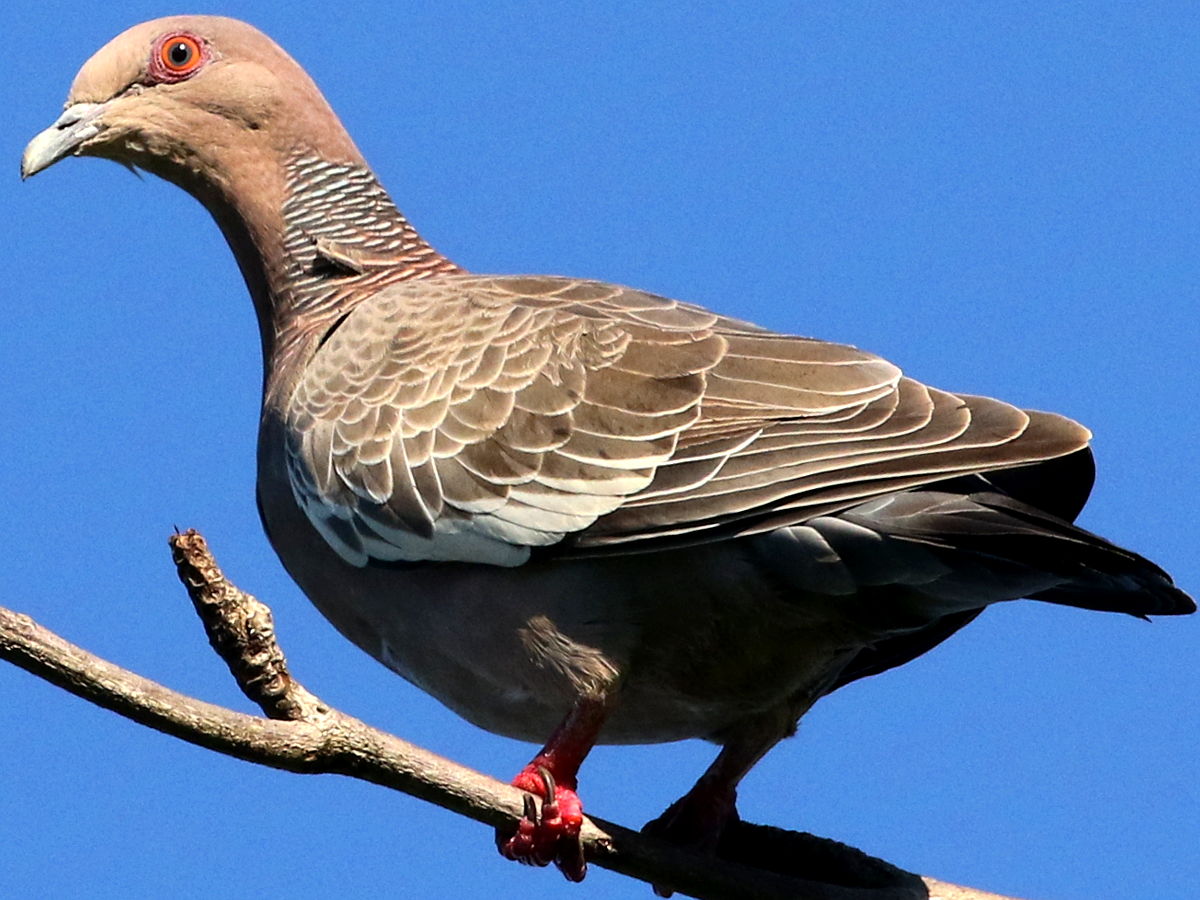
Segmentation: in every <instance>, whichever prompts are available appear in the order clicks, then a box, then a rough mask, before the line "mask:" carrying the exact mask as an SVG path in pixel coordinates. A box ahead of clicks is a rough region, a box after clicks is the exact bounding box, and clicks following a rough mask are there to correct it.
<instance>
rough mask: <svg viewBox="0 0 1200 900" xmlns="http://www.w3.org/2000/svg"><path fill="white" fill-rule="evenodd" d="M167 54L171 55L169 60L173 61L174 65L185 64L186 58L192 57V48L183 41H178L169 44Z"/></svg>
mask: <svg viewBox="0 0 1200 900" xmlns="http://www.w3.org/2000/svg"><path fill="white" fill-rule="evenodd" d="M169 54H170V57H171V62H173V63H174V64H175V65H177V66H182V65H186V64H187V62H188V60H190V59H191V58H192V48H191V47H189V46H188V45H187V44H185V43H184V42H183V41H180V42H179V43H177V44H173V45H172V46H171V49H170V51H169Z"/></svg>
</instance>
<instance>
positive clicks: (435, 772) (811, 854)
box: [0, 531, 1012, 900]
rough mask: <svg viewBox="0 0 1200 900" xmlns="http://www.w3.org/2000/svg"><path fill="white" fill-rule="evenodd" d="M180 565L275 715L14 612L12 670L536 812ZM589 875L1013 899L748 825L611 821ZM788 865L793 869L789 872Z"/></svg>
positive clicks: (185, 732)
mask: <svg viewBox="0 0 1200 900" xmlns="http://www.w3.org/2000/svg"><path fill="white" fill-rule="evenodd" d="M170 543H171V550H172V556H173V558H174V560H175V564H176V567H177V569H178V572H179V577H180V580H181V581H182V582H183V584H184V586H185V587H186V589H187V592H188V595H189V596H190V597H191V599H192V602H193V604H194V606H195V607H196V611H197V613H198V614H199V616H200V618H201V621H202V622H203V623H204V627H205V631H206V632H207V634H208V638H209V642H210V643H211V644H212V646H213V648H214V649H215V650H216V652H217V653H218V655H220V656H221V658H222V659H223V660H224V661H225V663H226V664H227V665H228V666H229V669H230V672H231V673H232V674H233V676H234V678H235V680H236V681H237V683H238V685H239V687H240V688H241V689H242V691H243V693H245V694H246V696H247V697H248V698H249V699H250V700H251V701H252V702H254V703H255V704H256V705H257V706H258V707H259V708H260V709H261V710H262V711H263V716H252V715H247V714H244V713H239V712H236V711H234V710H231V709H226V708H225V707H221V706H216V705H214V704H211V703H205V702H204V701H202V700H197V699H195V698H193V697H189V696H186V695H184V694H181V693H178V692H176V691H173V690H171V689H169V688H167V687H164V686H163V685H161V684H158V683H157V682H154V681H151V680H149V679H146V678H143V677H141V676H139V675H136V674H135V673H133V672H130V671H128V670H126V669H123V668H121V667H119V666H117V665H114V664H113V663H110V662H107V661H106V660H103V659H101V658H99V657H97V656H95V655H93V654H91V653H88V652H87V651H86V650H83V649H81V648H80V647H77V646H75V645H74V644H71V643H69V642H67V641H65V640H64V639H63V638H61V637H59V636H58V635H56V634H54V633H53V632H51V631H49V630H47V629H45V628H43V627H41V626H40V625H38V624H37V623H36V622H34V621H33V620H32V619H31V618H29V617H28V616H25V615H22V614H19V613H16V612H13V611H11V610H8V609H4V608H3V607H0V658H4V659H7V660H8V661H10V662H12V663H14V664H15V665H17V666H20V667H21V668H23V669H25V670H26V671H28V672H30V673H32V674H34V675H36V676H38V677H40V678H43V679H45V680H46V681H49V682H51V683H52V684H55V685H57V686H59V687H61V688H63V689H64V690H66V691H69V692H70V693H72V694H75V695H76V696H78V697H82V698H83V699H85V700H88V701H90V702H92V703H95V704H97V705H98V706H102V707H104V708H105V709H109V710H112V711H113V712H115V713H117V714H119V715H121V716H124V717H126V718H128V719H132V720H133V721H135V722H139V723H141V724H143V725H146V726H148V727H150V728H154V729H156V730H158V731H162V732H164V733H166V734H170V735H173V736H174V737H177V738H180V739H181V740H185V741H188V742H190V743H193V744H197V745H199V746H202V747H207V748H208V749H210V750H215V751H217V752H219V753H224V754H227V755H229V756H235V757H237V758H239V759H244V760H247V761H249V762H254V763H259V764H261V765H266V766H271V767H273V768H276V769H284V770H287V771H290V772H299V773H304V774H317V773H331V774H339V775H346V776H349V777H352V778H359V779H362V780H364V781H370V782H372V783H374V784H378V785H381V786H383V787H388V788H392V789H393V790H397V791H401V792H403V793H406V794H411V795H412V796H414V797H419V798H421V799H422V800H426V801H428V802H430V803H434V804H436V805H438V806H441V807H443V808H444V809H448V810H450V811H451V812H455V813H458V814H460V815H464V816H468V817H470V818H472V819H475V820H476V821H478V822H482V823H484V824H487V825H490V826H492V827H494V828H511V827H512V826H513V825H514V824H515V823H516V821H517V820H518V819H519V818H520V816H521V813H522V795H521V792H520V791H518V790H516V789H515V788H513V787H511V786H510V785H507V784H504V783H502V782H499V781H496V780H495V779H493V778H490V777H488V776H486V775H483V774H481V773H479V772H476V771H474V770H472V769H469V768H467V767H465V766H461V765H458V764H457V763H454V762H451V761H450V760H447V759H444V758H442V757H440V756H437V755H436V754H433V753H430V752H429V751H427V750H423V749H421V748H420V747H417V746H415V745H413V744H410V743H408V742H407V741H404V740H401V739H400V738H398V737H395V736H394V735H391V734H387V733H386V732H383V731H380V730H378V729H376V728H373V727H371V726H370V725H367V724H366V723H365V722H362V721H360V720H358V719H356V718H354V717H353V716H350V715H347V714H346V713H343V712H341V711H339V710H336V709H333V708H332V707H330V706H329V705H328V704H325V703H323V702H322V701H321V700H320V699H319V698H318V697H316V696H315V695H314V694H312V693H311V692H309V691H308V690H307V689H306V688H304V686H303V685H301V684H300V683H299V682H297V681H296V680H295V679H294V678H292V676H291V674H290V672H289V671H288V667H287V661H286V658H285V657H284V655H283V652H282V650H281V649H280V648H279V645H278V643H277V642H276V640H275V631H274V624H273V621H272V617H271V612H270V610H269V609H268V608H267V606H266V605H264V604H263V603H261V602H259V601H258V600H257V599H255V598H254V597H252V596H250V595H249V594H246V593H245V592H243V591H241V590H240V589H238V588H237V587H236V586H235V585H234V584H233V583H232V582H230V581H229V580H228V579H227V578H226V577H225V576H224V574H223V573H222V572H221V570H220V568H219V567H218V565H217V563H216V561H215V559H214V558H213V557H212V555H211V553H210V552H209V550H208V547H207V544H206V542H205V541H204V538H203V537H202V536H201V535H199V534H198V533H197V532H195V531H188V532H185V533H183V534H176V535H173V536H172V538H171V541H170ZM583 842H584V849H585V853H586V856H587V859H588V861H589V862H592V863H594V864H596V865H598V866H602V867H604V868H608V869H611V870H613V871H616V872H620V873H622V874H624V875H628V876H630V877H633V878H639V879H642V880H644V881H647V882H649V883H651V884H656V885H669V886H670V887H671V888H672V889H674V890H676V891H678V892H680V893H683V894H687V895H689V896H694V897H701V898H713V900H760V898H761V900H774V898H780V900H782V898H792V900H795V898H806V900H909V898H914V900H915V898H930V900H1012V898H1002V897H999V896H998V895H996V894H989V893H986V892H982V891H976V890H973V889H971V888H964V887H960V886H957V885H951V884H945V883H943V882H939V881H936V880H933V879H928V878H925V879H922V878H919V877H918V876H916V875H912V874H910V873H908V872H904V871H903V870H901V869H898V868H896V867H895V866H892V865H890V864H889V863H886V862H883V861H882V860H878V859H874V858H872V857H870V856H867V855H866V854H864V853H862V852H861V851H858V850H855V849H853V848H851V847H846V846H844V845H842V844H839V843H837V842H835V841H831V840H828V839H825V838H819V837H816V836H814V835H808V834H801V833H797V832H789V831H783V830H780V829H776V828H768V827H766V826H761V825H752V824H750V823H745V822H739V823H737V824H736V826H733V827H731V828H730V829H728V830H727V834H726V835H725V837H724V838H723V839H722V843H721V846H720V847H719V848H718V854H719V855H718V856H715V857H714V856H702V855H698V854H696V853H693V852H690V851H687V850H685V849H682V848H679V847H675V846H673V845H670V844H667V843H664V842H662V841H658V840H655V839H653V838H650V837H647V836H645V835H642V834H639V833H637V832H634V831H631V830H629V829H627V828H623V827H621V826H619V825H616V824H613V823H611V822H606V821H604V820H602V819H597V818H592V819H589V820H588V821H586V822H585V824H584V831H583ZM781 861H782V862H783V863H785V864H786V865H785V866H784V867H783V868H781V867H780V862H781Z"/></svg>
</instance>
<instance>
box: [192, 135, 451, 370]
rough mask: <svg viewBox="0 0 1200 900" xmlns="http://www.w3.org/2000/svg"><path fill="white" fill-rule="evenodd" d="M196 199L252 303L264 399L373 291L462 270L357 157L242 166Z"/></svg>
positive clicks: (304, 155)
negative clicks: (214, 226)
mask: <svg viewBox="0 0 1200 900" xmlns="http://www.w3.org/2000/svg"><path fill="white" fill-rule="evenodd" d="M238 182H245V183H238ZM194 192H195V193H196V194H197V196H198V197H199V199H200V200H201V202H202V203H204V205H205V206H206V207H208V209H209V211H210V212H211V213H212V215H213V217H214V218H215V219H216V220H217V223H218V225H220V227H221V230H222V232H223V233H224V235H225V238H226V240H227V241H228V243H229V246H230V248H231V249H232V250H233V253H234V256H235V257H236V258H237V261H238V265H239V267H240V268H241V271H242V276H243V277H244V278H245V281H246V286H247V288H248V289H249V291H250V295H251V297H252V298H253V300H254V305H255V309H256V312H257V314H258V323H259V329H260V331H261V334H262V348H263V364H264V394H266V393H268V392H269V391H270V390H271V386H272V385H271V382H272V380H273V379H274V380H279V379H281V378H282V379H286V378H287V375H288V373H289V372H291V371H293V370H294V369H295V368H296V367H297V366H299V365H303V363H304V362H306V361H307V359H308V358H309V357H310V356H311V354H312V353H313V352H315V350H316V348H317V346H319V344H320V340H321V338H322V337H323V336H324V335H325V334H326V333H327V332H328V330H329V329H330V328H331V327H333V326H334V325H335V324H336V323H337V322H338V321H339V320H340V319H341V318H343V317H344V316H345V315H346V313H348V312H349V311H350V310H352V309H353V308H354V307H355V306H357V305H358V304H359V303H361V302H362V301H364V300H366V299H368V298H369V297H371V296H372V295H373V294H374V293H375V292H376V291H377V290H378V289H379V288H381V287H383V286H385V285H387V284H391V283H393V282H398V281H406V280H410V279H415V278H428V277H430V276H434V275H441V274H448V273H452V272H459V271H462V270H461V269H460V268H459V267H458V266H457V265H455V264H454V263H453V262H451V261H450V260H449V259H447V258H446V257H444V256H442V255H441V254H440V253H438V252H437V251H436V250H435V249H434V248H433V247H431V246H430V245H429V244H428V243H427V242H426V241H425V240H424V239H423V238H422V237H421V236H420V234H418V233H417V230H416V229H415V228H413V226H412V225H411V224H409V222H408V220H407V219H406V218H405V217H404V216H403V214H401V212H400V211H399V210H398V209H397V208H396V206H395V204H394V203H393V202H392V200H391V198H390V197H389V196H388V194H387V192H386V191H385V190H384V189H383V187H382V186H381V185H380V184H379V182H378V180H377V179H376V178H375V176H374V174H373V173H372V172H371V170H370V169H369V168H368V167H367V166H366V164H365V163H363V162H362V161H361V159H355V160H353V161H331V160H329V159H326V158H324V157H323V156H322V155H320V154H319V153H317V152H314V151H308V150H298V151H295V152H293V153H292V154H290V155H289V156H288V157H287V158H286V160H285V161H284V164H283V166H282V167H280V166H278V164H277V165H276V166H273V167H271V169H270V170H262V169H257V170H256V169H255V168H251V167H244V168H243V170H242V171H240V172H239V173H238V177H236V178H234V179H231V180H230V181H229V182H225V183H220V184H214V183H212V182H210V183H209V184H208V185H206V186H205V189H203V190H199V191H194Z"/></svg>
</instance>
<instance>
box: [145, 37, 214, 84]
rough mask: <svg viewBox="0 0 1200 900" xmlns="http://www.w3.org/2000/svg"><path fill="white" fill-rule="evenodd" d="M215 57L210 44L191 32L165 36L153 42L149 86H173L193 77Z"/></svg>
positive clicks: (147, 73)
mask: <svg viewBox="0 0 1200 900" xmlns="http://www.w3.org/2000/svg"><path fill="white" fill-rule="evenodd" d="M211 58H212V51H211V50H209V48H208V45H207V44H206V43H204V42H203V41H201V40H200V38H198V37H196V36H195V35H194V34H190V33H188V32H186V31H185V32H179V31H176V32H173V33H170V34H164V35H163V36H162V37H160V38H159V39H158V40H157V41H155V42H154V47H153V48H152V50H151V52H150V63H149V65H148V66H147V69H146V82H145V83H146V84H173V83H174V82H176V81H183V80H184V79H187V78H191V77H192V76H193V75H195V74H196V73H197V72H198V71H200V69H201V68H202V67H203V66H204V64H205V63H207V62H208V61H209V60H210V59H211Z"/></svg>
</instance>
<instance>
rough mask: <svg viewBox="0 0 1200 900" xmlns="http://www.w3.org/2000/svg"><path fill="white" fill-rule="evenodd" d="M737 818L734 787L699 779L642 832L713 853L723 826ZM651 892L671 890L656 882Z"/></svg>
mask: <svg viewBox="0 0 1200 900" xmlns="http://www.w3.org/2000/svg"><path fill="white" fill-rule="evenodd" d="M737 818H738V814H737V792H736V791H735V790H734V789H733V788H727V787H723V786H717V787H714V786H713V785H711V784H709V783H707V782H706V781H705V780H704V779H701V781H700V782H699V783H698V784H697V785H696V786H695V787H693V788H692V789H691V790H690V791H688V792H687V793H686V794H684V795H683V796H682V797H680V798H679V799H678V800H676V801H675V802H674V803H672V804H671V805H670V806H669V807H667V810H666V812H664V813H663V814H662V815H661V816H659V817H658V818H657V819H654V820H652V821H650V822H647V823H646V824H645V825H644V826H642V833H643V834H649V835H652V836H654V837H656V838H661V839H662V840H664V841H669V842H671V843H672V844H677V845H679V846H681V847H687V848H689V849H693V850H698V851H699V852H701V853H704V854H710V855H712V854H715V853H716V852H717V845H718V844H719V843H720V842H721V834H722V832H724V831H725V826H726V825H728V824H729V823H730V822H733V821H736V820H737ZM654 893H655V894H657V895H658V896H660V897H670V896H671V895H672V894H673V893H674V891H673V890H672V889H671V888H670V887H668V886H667V885H662V884H656V885H654Z"/></svg>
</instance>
